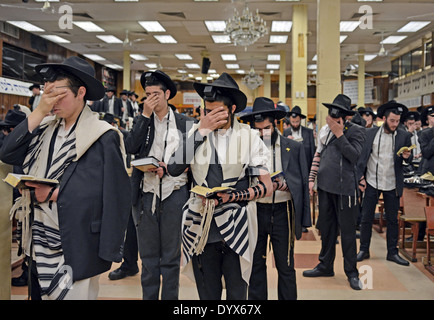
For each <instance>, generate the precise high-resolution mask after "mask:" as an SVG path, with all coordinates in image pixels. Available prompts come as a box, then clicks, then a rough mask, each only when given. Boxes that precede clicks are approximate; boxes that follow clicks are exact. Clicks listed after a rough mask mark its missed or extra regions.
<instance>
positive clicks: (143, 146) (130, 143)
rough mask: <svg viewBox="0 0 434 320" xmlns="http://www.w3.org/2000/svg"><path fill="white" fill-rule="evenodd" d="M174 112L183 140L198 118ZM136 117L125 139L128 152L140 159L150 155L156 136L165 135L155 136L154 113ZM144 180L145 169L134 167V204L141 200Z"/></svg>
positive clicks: (132, 179) (132, 178)
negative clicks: (149, 115)
mask: <svg viewBox="0 0 434 320" xmlns="http://www.w3.org/2000/svg"><path fill="white" fill-rule="evenodd" d="M174 114H175V121H176V127H177V128H178V133H179V135H180V141H181V142H182V141H183V140H182V136H183V135H184V134H185V133H186V132H187V131H188V130H190V128H191V127H192V125H193V123H195V122H196V120H195V119H193V118H190V117H187V116H184V115H182V114H179V113H177V112H174ZM136 119H137V121H136V122H135V124H134V126H133V128H132V129H131V131H130V133H129V135H128V138H127V139H126V141H125V148H126V150H127V153H130V154H136V155H137V159H139V158H144V157H147V156H148V154H149V151H150V150H151V147H152V143H153V141H154V139H155V138H157V139H164V137H155V127H154V114H152V115H151V117H150V118H147V117H145V116H142V115H141V116H138V117H137V118H136ZM142 180H143V171H140V170H138V169H136V168H133V173H132V175H131V184H132V203H133V205H136V204H137V201H138V200H139V195H140V192H141V187H140V186H141V182H142Z"/></svg>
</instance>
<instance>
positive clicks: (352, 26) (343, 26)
mask: <svg viewBox="0 0 434 320" xmlns="http://www.w3.org/2000/svg"><path fill="white" fill-rule="evenodd" d="M360 23H361V22H360V21H341V23H340V25H339V29H340V31H341V32H353V31H354V30H356V28H357V27H358V26H359V25H360Z"/></svg>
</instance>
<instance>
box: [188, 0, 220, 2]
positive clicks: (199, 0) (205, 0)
mask: <svg viewBox="0 0 434 320" xmlns="http://www.w3.org/2000/svg"><path fill="white" fill-rule="evenodd" d="M213 1H219V0H194V2H213Z"/></svg>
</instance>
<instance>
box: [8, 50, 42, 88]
mask: <svg viewBox="0 0 434 320" xmlns="http://www.w3.org/2000/svg"><path fill="white" fill-rule="evenodd" d="M45 62H46V58H45V57H44V56H40V55H37V54H34V53H31V52H29V51H26V50H23V49H21V48H17V47H14V46H11V45H8V44H6V43H5V44H4V45H3V60H2V70H3V76H4V77H9V78H14V79H18V80H24V81H29V82H41V78H40V77H39V76H38V75H37V74H36V73H35V66H36V65H38V64H41V63H45Z"/></svg>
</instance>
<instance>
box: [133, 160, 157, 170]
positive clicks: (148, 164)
mask: <svg viewBox="0 0 434 320" xmlns="http://www.w3.org/2000/svg"><path fill="white" fill-rule="evenodd" d="M131 165H132V166H133V167H135V168H137V169H139V170H141V171H143V172H147V171H148V170H149V169H156V168H159V167H160V165H159V161H158V159H157V158H155V157H152V156H150V157H146V158H141V159H136V160H133V161H131Z"/></svg>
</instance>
